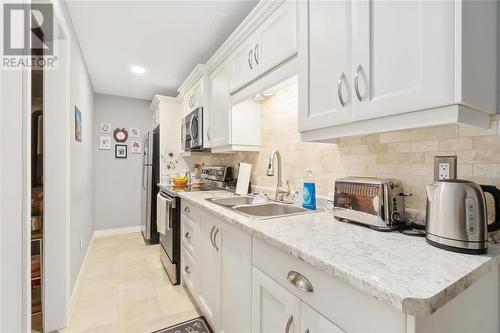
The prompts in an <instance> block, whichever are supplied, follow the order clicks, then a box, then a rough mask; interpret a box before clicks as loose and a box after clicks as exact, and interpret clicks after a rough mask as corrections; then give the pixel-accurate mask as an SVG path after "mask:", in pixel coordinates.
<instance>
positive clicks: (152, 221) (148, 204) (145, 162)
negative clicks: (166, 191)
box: [141, 126, 160, 244]
mask: <svg viewBox="0 0 500 333" xmlns="http://www.w3.org/2000/svg"><path fill="white" fill-rule="evenodd" d="M143 149H144V152H143V154H144V155H143V159H142V211H141V230H142V236H143V237H144V241H145V242H146V244H158V242H159V235H158V230H157V229H156V195H157V194H158V191H159V189H158V185H157V184H158V183H159V178H160V126H158V127H156V128H155V129H154V130H153V131H152V132H147V133H146V134H145V135H144V139H143Z"/></svg>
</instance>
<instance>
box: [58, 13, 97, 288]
mask: <svg viewBox="0 0 500 333" xmlns="http://www.w3.org/2000/svg"><path fill="white" fill-rule="evenodd" d="M63 8H65V7H63ZM66 17H67V18H69V15H67V13H66ZM72 36H73V37H74V36H75V34H74V31H73V30H72ZM70 64H71V65H70V66H71V72H70V82H71V87H70V89H71V97H70V109H69V110H68V113H69V117H70V121H69V127H70V129H69V131H70V133H69V140H70V258H69V259H70V292H71V293H72V292H73V289H74V286H75V283H76V280H77V278H78V274H79V273H80V269H81V267H82V263H83V259H84V258H85V254H86V253H87V249H88V246H89V243H90V240H91V238H92V234H93V232H94V149H93V148H94V146H95V144H94V89H93V87H92V83H91V82H90V76H89V74H88V72H87V67H86V64H85V60H84V59H83V57H82V53H81V50H80V45H79V44H78V41H77V39H76V38H71V62H70ZM75 105H76V106H78V109H80V111H81V113H82V127H83V128H82V142H78V141H76V140H75V134H74V123H75V111H74V109H75ZM80 239H81V240H82V244H83V246H82V248H80Z"/></svg>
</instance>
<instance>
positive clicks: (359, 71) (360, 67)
mask: <svg viewBox="0 0 500 333" xmlns="http://www.w3.org/2000/svg"><path fill="white" fill-rule="evenodd" d="M362 70H363V66H361V65H358V68H356V73H354V90H355V91H356V96H357V97H358V100H359V101H360V102H362V101H363V96H361V93H360V92H359V74H360V73H361V71H362Z"/></svg>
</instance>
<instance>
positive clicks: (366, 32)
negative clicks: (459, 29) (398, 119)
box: [352, 0, 455, 120]
mask: <svg viewBox="0 0 500 333" xmlns="http://www.w3.org/2000/svg"><path fill="white" fill-rule="evenodd" d="M454 6H455V2H454V1H426V0H413V1H384V0H374V1H354V2H353V25H352V27H353V48H352V50H353V61H352V73H353V78H352V80H353V88H354V89H353V90H354V94H353V117H354V119H355V120H361V119H369V118H379V117H383V116H388V115H393V114H399V113H403V112H410V111H416V110H422V109H426V108H431V107H438V106H443V105H448V104H451V103H452V102H453V87H454V85H453V82H454V81H453V73H454V42H455V34H454Z"/></svg>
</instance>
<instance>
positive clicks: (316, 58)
mask: <svg viewBox="0 0 500 333" xmlns="http://www.w3.org/2000/svg"><path fill="white" fill-rule="evenodd" d="M299 18H300V52H301V57H300V59H299V61H300V75H301V80H299V94H300V97H301V98H300V99H299V100H300V101H299V102H300V103H302V104H301V107H300V108H299V110H300V111H299V130H300V131H307V130H312V129H318V128H323V127H329V126H333V125H338V124H342V123H347V122H350V121H351V120H352V113H351V110H352V108H351V105H352V89H351V87H352V80H351V26H352V1H351V0H347V1H346V0H339V1H303V2H300V3H299Z"/></svg>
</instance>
